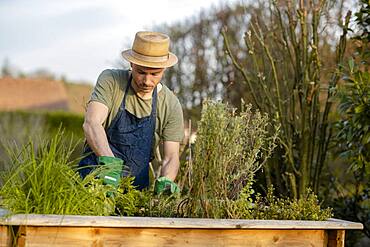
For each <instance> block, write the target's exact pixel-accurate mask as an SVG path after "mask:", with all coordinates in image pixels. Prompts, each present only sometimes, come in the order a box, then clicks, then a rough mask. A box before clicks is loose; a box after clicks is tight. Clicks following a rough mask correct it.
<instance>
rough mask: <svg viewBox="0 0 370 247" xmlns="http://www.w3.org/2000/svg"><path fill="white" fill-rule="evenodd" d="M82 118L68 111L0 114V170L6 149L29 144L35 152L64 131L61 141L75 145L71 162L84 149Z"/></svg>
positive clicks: (6, 162) (4, 164) (3, 162)
mask: <svg viewBox="0 0 370 247" xmlns="http://www.w3.org/2000/svg"><path fill="white" fill-rule="evenodd" d="M83 121H84V120H83V116H80V115H76V114H74V113H67V112H26V111H13V112H0V133H1V139H0V170H3V169H5V167H6V166H7V164H9V162H10V161H9V160H8V159H7V155H6V152H7V151H6V149H8V150H9V149H10V150H13V151H16V150H18V149H19V148H20V147H22V146H23V145H25V144H26V143H28V142H29V141H32V143H33V146H34V148H35V149H36V150H37V149H38V146H39V145H40V141H43V140H47V139H49V138H50V137H52V136H54V135H56V134H57V133H58V131H59V129H60V128H62V129H63V130H64V136H63V138H62V142H66V143H68V142H70V141H72V142H76V149H75V150H74V152H73V154H72V157H71V159H76V158H78V157H79V156H80V154H81V152H82V146H83V139H84V136H83V130H82V124H83Z"/></svg>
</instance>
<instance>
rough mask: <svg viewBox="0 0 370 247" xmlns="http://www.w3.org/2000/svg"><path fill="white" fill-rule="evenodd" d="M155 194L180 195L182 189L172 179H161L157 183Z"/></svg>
mask: <svg viewBox="0 0 370 247" xmlns="http://www.w3.org/2000/svg"><path fill="white" fill-rule="evenodd" d="M154 193H155V194H166V195H171V194H174V193H180V188H179V186H177V184H176V183H175V182H173V181H172V180H171V179H169V178H167V177H160V178H158V179H157V180H156V181H155V185H154Z"/></svg>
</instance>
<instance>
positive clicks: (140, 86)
mask: <svg viewBox="0 0 370 247" xmlns="http://www.w3.org/2000/svg"><path fill="white" fill-rule="evenodd" d="M131 68H132V79H133V85H132V86H133V88H134V90H135V91H136V93H138V94H143V95H145V94H149V93H152V92H153V89H154V88H155V87H156V86H157V84H158V83H159V82H160V81H161V79H162V76H163V73H164V71H165V69H164V68H149V67H144V66H140V65H137V64H133V63H131Z"/></svg>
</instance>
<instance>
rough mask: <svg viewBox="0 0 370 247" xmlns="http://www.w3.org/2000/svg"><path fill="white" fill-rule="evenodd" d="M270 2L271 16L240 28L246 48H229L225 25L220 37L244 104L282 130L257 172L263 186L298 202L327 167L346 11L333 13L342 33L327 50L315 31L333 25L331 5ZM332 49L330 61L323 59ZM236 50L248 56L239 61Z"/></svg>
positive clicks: (315, 187)
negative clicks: (272, 151)
mask: <svg viewBox="0 0 370 247" xmlns="http://www.w3.org/2000/svg"><path fill="white" fill-rule="evenodd" d="M265 2H266V1H265ZM268 2H269V4H268V5H269V7H266V8H265V9H266V12H268V13H269V16H270V17H269V18H263V17H261V16H260V15H259V14H258V13H255V15H252V18H251V19H250V20H249V21H248V22H244V23H239V26H240V25H241V24H245V26H246V28H245V30H244V36H243V38H242V39H240V41H242V42H243V43H244V44H242V45H239V44H238V42H237V46H238V47H235V44H234V40H233V39H234V37H233V33H231V34H229V27H225V28H223V30H222V35H223V37H224V45H225V50H226V54H227V55H228V56H229V60H230V62H231V63H232V64H233V66H234V68H235V70H236V71H238V72H239V74H240V75H241V76H242V78H241V79H240V80H239V81H238V83H241V84H244V85H245V86H246V91H248V92H250V94H251V97H250V102H251V103H252V104H253V105H254V106H256V107H257V108H258V109H259V110H260V111H262V112H267V113H268V114H269V115H270V116H276V118H277V120H278V122H279V123H280V125H281V131H280V134H279V146H278V148H276V150H275V155H274V157H273V159H271V162H269V166H267V167H266V169H265V173H264V174H263V175H264V176H265V182H266V185H267V186H266V188H267V187H268V186H269V185H271V184H274V185H276V188H277V189H278V190H279V193H287V194H289V196H291V197H292V198H299V197H301V196H302V197H304V196H305V195H304V193H305V192H306V188H307V187H311V188H313V190H314V191H315V192H316V193H317V192H318V188H319V185H320V182H321V181H322V180H321V179H320V176H321V175H322V171H323V168H324V167H325V166H326V165H327V162H326V159H327V152H328V148H329V144H330V141H331V137H332V135H331V131H332V130H331V127H332V125H331V118H330V117H329V114H330V112H331V110H332V106H333V98H334V92H335V88H336V85H337V83H338V81H339V79H340V71H341V70H342V67H341V66H340V65H341V64H342V62H343V59H344V54H345V48H346V41H347V38H346V35H347V32H348V24H349V20H350V12H349V13H348V14H347V16H346V17H345V18H343V17H342V13H338V19H339V20H341V19H342V18H343V19H344V23H343V24H342V25H341V27H342V29H343V30H342V35H341V37H340V38H339V39H337V38H335V39H333V40H332V41H331V43H332V44H331V45H329V42H328V40H327V39H326V38H325V37H323V35H322V33H321V32H322V31H321V30H322V27H323V26H326V25H330V24H329V23H335V22H332V21H330V20H328V19H327V17H328V16H330V15H325V14H324V13H327V12H328V11H330V12H331V13H333V11H334V12H335V11H336V10H337V8H335V5H336V4H337V3H335V2H334V1H318V2H307V1H290V2H289V4H281V3H280V2H279V1H273V0H271V1H268ZM331 3H333V5H334V6H333V5H331ZM340 9H342V8H340ZM334 15H335V14H334ZM241 26H242V25H241ZM334 29H335V28H334ZM333 37H334V36H333ZM334 45H335V46H336V56H335V57H334V56H333V54H331V55H330V59H327V57H325V56H328V50H331V49H333V48H334ZM241 50H243V52H244V54H247V55H244V56H241V55H240V54H241V53H242V51H241ZM331 61H332V62H331ZM334 61H335V62H334ZM324 71H325V73H323V72H324Z"/></svg>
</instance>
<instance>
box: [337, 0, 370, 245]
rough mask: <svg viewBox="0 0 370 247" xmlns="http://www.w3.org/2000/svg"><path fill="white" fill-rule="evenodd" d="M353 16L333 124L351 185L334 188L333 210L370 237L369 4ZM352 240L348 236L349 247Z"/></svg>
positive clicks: (350, 235)
mask: <svg viewBox="0 0 370 247" xmlns="http://www.w3.org/2000/svg"><path fill="white" fill-rule="evenodd" d="M355 16H356V20H355V22H356V28H357V29H358V34H357V35H356V36H355V37H353V40H354V41H355V42H354V43H355V44H356V45H357V47H356V52H355V53H354V54H353V56H352V57H351V58H350V59H349V60H348V65H347V66H346V68H345V69H346V70H345V71H344V73H343V79H344V85H343V86H342V87H341V88H340V91H339V92H338V96H339V98H340V103H339V105H338V110H339V112H340V114H341V119H340V120H339V121H338V122H337V124H336V130H337V135H336V141H337V144H338V145H337V146H338V149H339V150H338V151H339V153H340V156H341V157H342V158H343V159H344V160H345V161H347V162H348V164H349V169H348V170H347V171H346V172H347V174H348V175H350V176H352V175H353V178H354V181H353V182H352V183H351V184H349V185H343V186H336V188H335V189H336V190H337V191H338V194H339V196H337V197H336V198H334V200H333V203H332V206H333V208H334V211H335V214H336V215H338V216H339V217H341V218H343V219H347V220H352V221H360V222H361V223H363V225H364V230H363V234H366V235H367V237H370V63H369V58H370V30H369V25H370V2H369V1H366V0H362V1H361V6H360V9H359V10H358V12H357V13H355ZM354 238H355V236H354V235H353V234H351V233H350V234H349V238H348V239H347V242H348V244H349V245H353V242H354V241H355V240H354Z"/></svg>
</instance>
